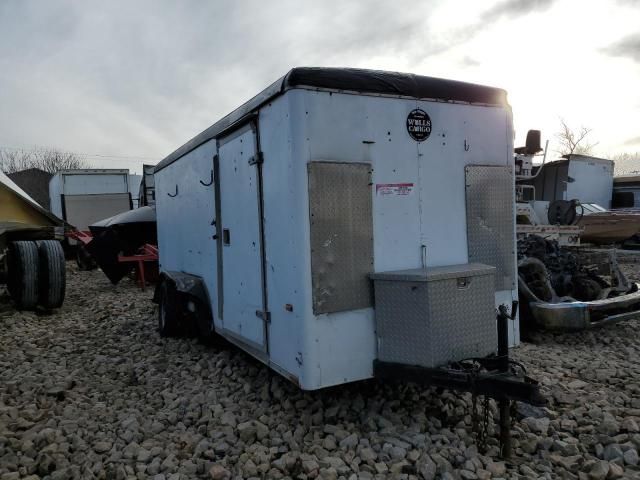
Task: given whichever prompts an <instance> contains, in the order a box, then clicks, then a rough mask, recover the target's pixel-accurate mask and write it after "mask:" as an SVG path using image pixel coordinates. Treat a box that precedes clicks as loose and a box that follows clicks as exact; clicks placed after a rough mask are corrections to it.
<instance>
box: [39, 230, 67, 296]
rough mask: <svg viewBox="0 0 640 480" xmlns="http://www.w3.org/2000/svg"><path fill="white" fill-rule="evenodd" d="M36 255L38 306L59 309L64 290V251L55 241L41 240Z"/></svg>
mask: <svg viewBox="0 0 640 480" xmlns="http://www.w3.org/2000/svg"><path fill="white" fill-rule="evenodd" d="M38 255H39V257H40V272H39V276H40V305H41V306H43V307H44V308H59V307H60V306H62V302H63V301H64V294H65V290H66V271H65V261H64V250H63V249H62V245H61V244H60V242H58V241H57V240H43V241H41V242H39V245H38Z"/></svg>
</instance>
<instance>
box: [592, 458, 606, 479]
mask: <svg viewBox="0 0 640 480" xmlns="http://www.w3.org/2000/svg"><path fill="white" fill-rule="evenodd" d="M608 473H609V463H608V462H605V461H602V460H601V461H599V462H596V463H594V464H593V466H592V467H591V469H590V470H589V479H590V480H604V479H605V478H607V475H608Z"/></svg>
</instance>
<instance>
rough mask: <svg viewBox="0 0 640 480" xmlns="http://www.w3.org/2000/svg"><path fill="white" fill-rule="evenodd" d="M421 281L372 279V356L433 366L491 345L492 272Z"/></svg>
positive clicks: (486, 349)
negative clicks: (374, 339) (375, 338)
mask: <svg viewBox="0 0 640 480" xmlns="http://www.w3.org/2000/svg"><path fill="white" fill-rule="evenodd" d="M460 278H466V280H467V281H466V286H465V287H462V288H461V287H460V286H459V285H458V279H455V278H454V279H445V280H435V281H427V282H412V281H404V280H375V281H374V285H375V293H376V331H377V336H378V359H380V360H382V361H388V362H397V363H403V364H407V365H420V366H424V367H436V366H440V365H444V364H446V363H449V362H452V361H456V360H462V359H464V358H469V357H480V356H486V355H488V354H490V353H493V352H495V351H496V349H497V342H498V334H497V325H496V320H495V312H494V279H493V272H490V273H487V274H484V275H478V276H474V277H464V275H462V276H461V277H460Z"/></svg>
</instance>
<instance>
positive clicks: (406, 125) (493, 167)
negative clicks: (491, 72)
mask: <svg viewBox="0 0 640 480" xmlns="http://www.w3.org/2000/svg"><path fill="white" fill-rule="evenodd" d="M155 188H156V209H157V226H158V243H159V251H160V269H161V278H162V281H161V282H160V283H159V285H158V288H157V290H156V297H155V298H156V301H157V302H159V309H158V310H159V314H158V321H159V329H160V332H161V334H163V335H168V334H172V333H175V332H176V331H177V330H178V328H179V326H180V323H181V322H183V321H184V319H185V318H188V317H191V318H195V319H196V323H197V325H198V326H199V328H200V330H201V331H202V333H204V334H207V333H210V332H212V331H214V332H215V333H216V334H219V335H222V336H224V337H225V338H227V339H228V340H229V341H231V342H232V343H234V344H236V345H238V346H239V347H241V348H242V349H244V350H246V351H247V352H249V353H250V354H252V355H254V356H255V357H256V358H258V359H260V360H261V361H263V362H264V363H265V364H267V365H269V366H270V367H272V368H273V369H275V370H276V371H278V372H280V373H281V374H282V375H284V376H285V377H287V378H288V379H290V380H292V381H294V382H295V383H296V384H298V385H299V386H300V387H301V388H303V389H309V390H312V389H318V388H323V387H328V386H331V385H336V384H342V383H345V382H351V381H355V380H361V379H366V378H371V377H373V376H375V375H378V374H379V373H380V374H382V373H384V372H390V371H394V372H400V371H402V372H404V373H411V372H413V370H411V368H413V367H416V368H419V369H420V370H419V371H420V372H421V373H420V375H423V374H424V375H427V376H429V375H430V374H429V373H428V372H432V371H433V369H437V368H438V367H439V366H442V365H443V364H444V363H446V362H453V361H459V360H462V359H465V358H468V357H483V358H484V357H485V356H487V355H491V354H495V353H496V351H497V346H498V345H497V338H496V335H497V334H496V330H497V327H496V317H495V311H496V310H495V309H496V307H497V306H501V305H505V304H508V305H511V304H512V302H513V301H515V300H516V299H517V298H518V294H517V283H516V278H517V277H516V251H515V241H516V240H515V212H514V173H513V126H512V114H511V108H510V106H509V105H508V103H507V99H506V92H505V91H504V90H501V89H497V88H491V87H484V86H479V85H473V84H468V83H463V82H457V81H450V80H442V79H436V78H431V77H423V76H418V75H412V74H403V73H392V72H380V71H370V70H359V69H338V68H295V69H293V70H291V71H290V72H289V73H287V74H286V75H285V76H283V77H282V78H280V79H279V80H277V81H276V82H274V83H273V84H272V85H270V86H269V87H267V88H266V89H265V90H264V91H262V92H261V93H259V94H258V95H256V96H255V97H253V98H252V99H251V100H249V101H248V102H246V103H245V104H243V105H242V106H240V107H239V108H238V109H236V110H234V111H233V112H231V113H230V114H229V115H227V116H226V117H224V118H222V119H221V120H219V121H218V122H216V123H215V124H214V125H212V126H211V127H210V128H208V129H207V130H205V131H204V132H202V133H201V134H199V135H197V136H196V137H194V138H193V139H192V140H190V141H189V142H187V143H186V144H185V145H183V146H182V147H180V148H178V149H177V150H176V151H175V152H173V153H171V154H170V155H169V156H167V157H166V158H165V159H164V160H162V161H161V162H160V163H159V164H158V165H157V166H156V168H155ZM374 283H375V295H374ZM394 292H395V293H394ZM416 296H419V298H417V297H416ZM398 298H402V299H404V301H403V302H398V301H396V300H397V299H398ZM394 299H395V300H394ZM514 317H515V315H514ZM505 318H506V317H504V315H503V320H504V319H505ZM501 332H502V333H500V331H499V332H498V335H499V336H501V342H502V345H503V350H502V352H503V354H504V353H505V350H506V343H507V341H508V343H509V344H510V345H517V344H518V342H519V331H518V321H517V318H509V319H508V333H507V329H506V327H505V328H504V329H503V330H502V331H501ZM425 342H428V343H429V347H428V348H429V349H430V350H429V351H426V350H424V348H426V347H425ZM425 372H426V373H425ZM380 376H382V375H380ZM408 376H411V374H409V375H408ZM436 377H438V376H437V375H436V376H435V377H434V376H430V377H429V378H431V379H432V380H434V378H435V379H436V380H437V378H436ZM438 378H439V377H438ZM496 378H498V377H496ZM494 380H495V379H494ZM492 381H493V380H492ZM501 388H502V387H501ZM501 391H502V390H501ZM507 391H509V388H507V387H505V388H504V389H503V393H504V392H507ZM505 394H506V393H505Z"/></svg>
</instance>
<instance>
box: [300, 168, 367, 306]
mask: <svg viewBox="0 0 640 480" xmlns="http://www.w3.org/2000/svg"><path fill="white" fill-rule="evenodd" d="M308 173H309V222H310V233H311V278H312V283H313V312H314V314H316V315H319V314H322V313H331V312H341V311H346V310H356V309H359V308H365V307H370V306H372V304H373V302H372V288H371V282H370V281H369V279H368V274H369V273H371V272H372V270H373V221H372V214H371V166H370V165H369V164H364V163H336V162H311V163H309V164H308Z"/></svg>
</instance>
